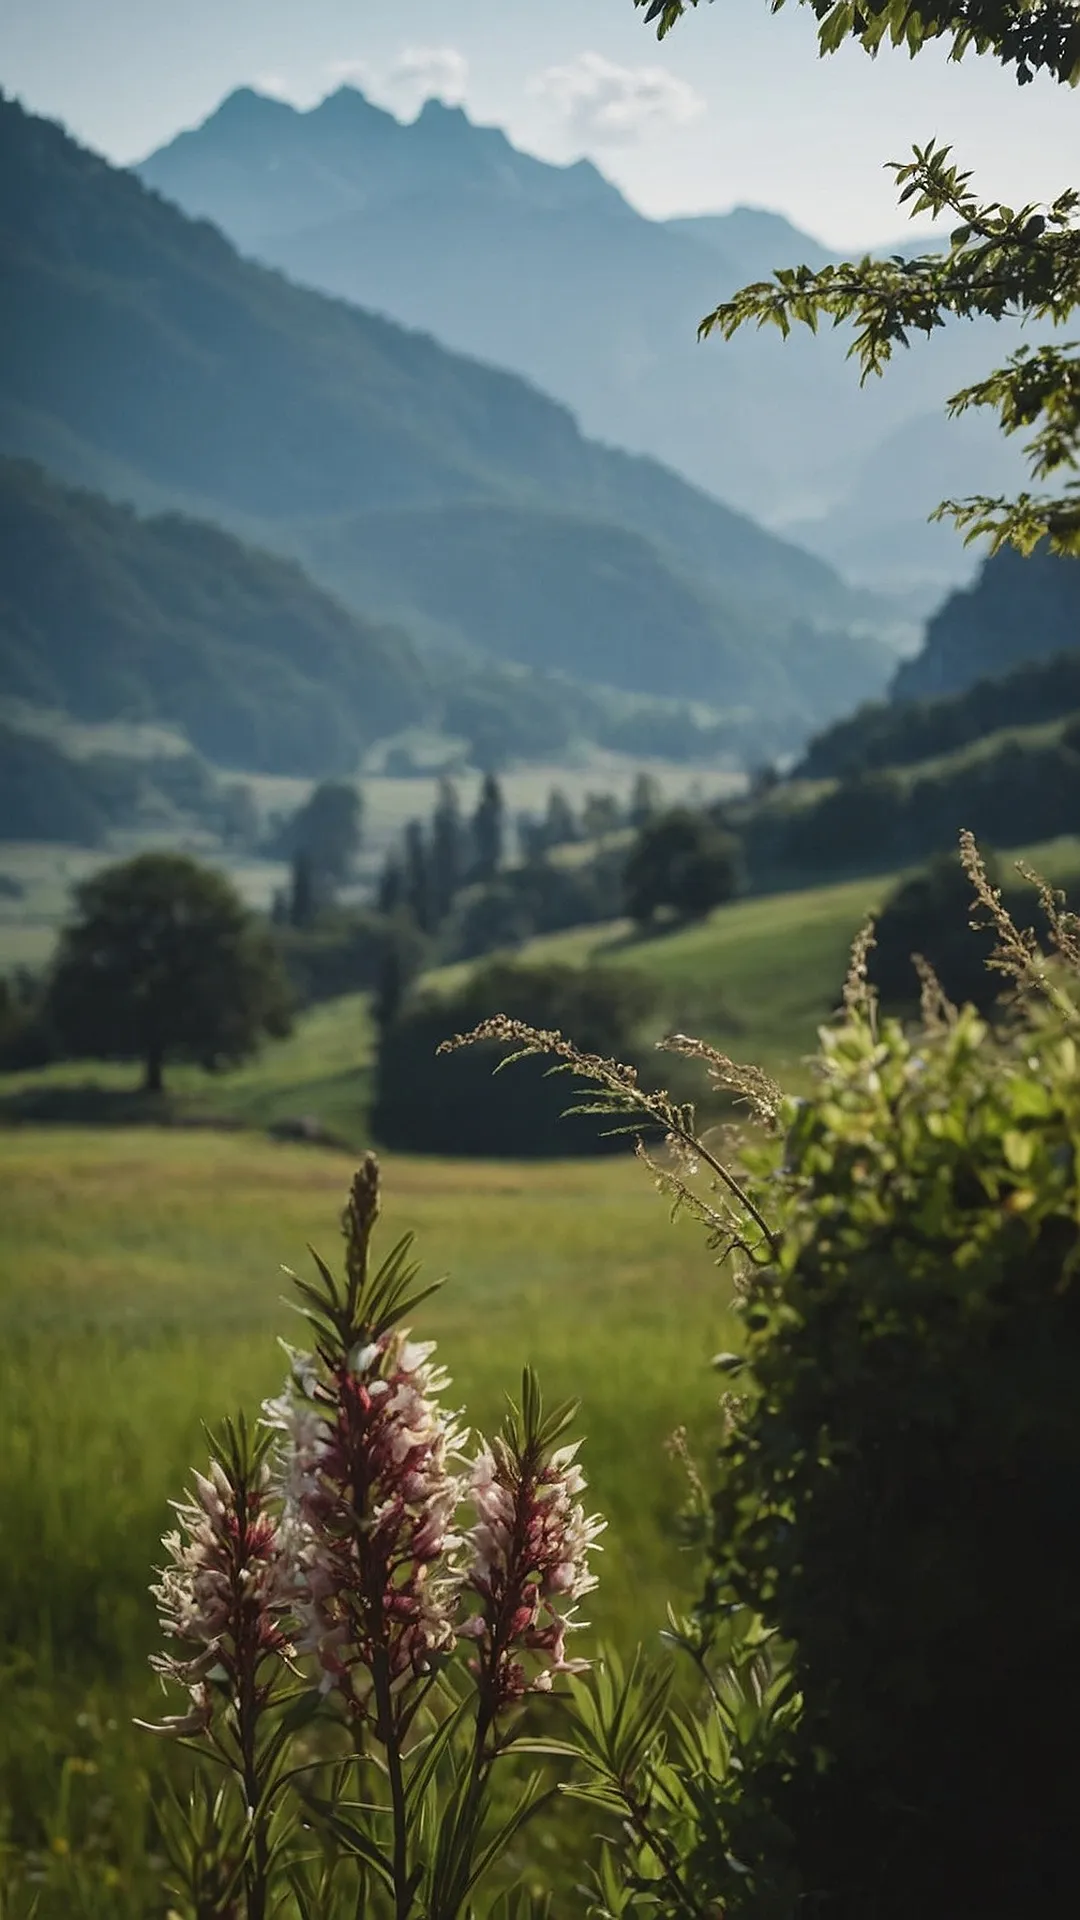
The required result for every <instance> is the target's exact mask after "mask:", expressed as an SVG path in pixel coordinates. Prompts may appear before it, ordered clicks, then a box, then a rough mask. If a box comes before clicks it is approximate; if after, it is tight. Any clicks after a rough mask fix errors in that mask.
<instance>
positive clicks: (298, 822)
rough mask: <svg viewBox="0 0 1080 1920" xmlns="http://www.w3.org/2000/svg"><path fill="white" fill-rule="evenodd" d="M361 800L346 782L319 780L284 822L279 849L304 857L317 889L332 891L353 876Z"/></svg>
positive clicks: (358, 844)
mask: <svg viewBox="0 0 1080 1920" xmlns="http://www.w3.org/2000/svg"><path fill="white" fill-rule="evenodd" d="M363 811H364V809H363V799H362V797H361V794H360V792H359V790H358V788H356V787H355V786H353V785H352V784H351V782H349V781H347V780H322V781H320V782H319V785H318V786H317V787H315V788H313V790H312V792H311V793H310V794H309V795H308V798H307V799H306V800H305V801H304V804H303V806H301V807H298V808H297V810H296V812H295V813H294V814H293V816H292V819H291V820H288V821H286V823H285V826H284V828H283V831H282V835H281V848H282V851H283V852H284V853H286V854H289V855H292V856H293V857H295V856H296V855H297V854H303V855H304V856H305V857H306V859H307V862H308V865H309V868H310V871H311V875H312V879H313V881H314V883H315V886H316V889H317V890H328V891H329V893H330V894H331V895H332V894H333V893H334V891H335V890H336V889H337V888H338V887H341V886H344V884H345V882H346V881H347V880H349V879H351V877H352V872H353V866H354V864H355V861H356V856H357V854H358V853H359V851H360V846H361V841H362V822H363Z"/></svg>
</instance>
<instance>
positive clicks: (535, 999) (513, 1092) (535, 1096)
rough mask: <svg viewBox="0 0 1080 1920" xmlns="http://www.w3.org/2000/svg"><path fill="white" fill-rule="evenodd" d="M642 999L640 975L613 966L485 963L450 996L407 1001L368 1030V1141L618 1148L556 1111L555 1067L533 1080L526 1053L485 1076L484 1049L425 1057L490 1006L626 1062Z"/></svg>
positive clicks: (559, 1083) (564, 1091)
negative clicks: (371, 1064)
mask: <svg viewBox="0 0 1080 1920" xmlns="http://www.w3.org/2000/svg"><path fill="white" fill-rule="evenodd" d="M653 1003H654V991H653V988H652V985H651V983H650V982H648V981H645V980H643V979H641V978H640V977H639V976H638V975H636V974H633V973H629V972H626V971H624V970H623V969H621V968H619V969H616V968H614V967H612V968H603V967H587V968H581V969H579V968H575V967H567V966H550V967H539V966H514V965H512V964H510V963H509V962H505V961H504V962H495V963H493V964H492V965H490V966H487V967H484V968H483V969H482V970H481V971H480V972H478V973H475V974H474V975H473V977H472V979H471V980H470V981H469V982H468V983H467V985H466V986H465V987H463V988H462V989H461V991H460V992H459V993H456V994H453V995H442V996H440V995H437V994H435V993H430V992H429V993H425V994H422V995H421V996H419V997H418V998H417V999H415V1000H414V1001H412V1002H411V1003H407V1004H406V1006H405V1007H404V1008H403V1010H402V1011H401V1012H400V1013H399V1014H398V1016H397V1017H396V1019H394V1020H392V1021H391V1022H390V1023H389V1025H388V1026H387V1027H386V1028H385V1029H384V1030H383V1032H382V1034H381V1037H380V1045H379V1055H378V1068H377V1090H376V1100H375V1107H374V1111H373V1113H372V1127H373V1130H374V1133H375V1136H376V1138H377V1139H378V1140H379V1141H381V1142H382V1143H383V1144H384V1145H385V1146H388V1147H400V1148H403V1149H406V1150H408V1151H411V1152H417V1153H446V1154H482V1155H488V1156H493V1157H498V1158H507V1159H517V1158H528V1157H534V1156H543V1155H552V1156H558V1155H563V1154H577V1153H600V1152H605V1151H611V1150H612V1149H614V1148H618V1147H625V1146H626V1141H625V1139H623V1138H619V1139H615V1140H612V1139H610V1138H605V1137H604V1128H605V1125H610V1122H604V1121H602V1120H599V1119H597V1118H595V1117H593V1116H584V1115H575V1116H572V1117H569V1118H563V1117H562V1116H563V1114H564V1112H565V1109H566V1108H567V1107H568V1106H573V1105H574V1104H575V1099H574V1082H573V1081H572V1080H571V1079H570V1078H569V1076H568V1075H566V1074H556V1075H554V1076H548V1077H545V1073H544V1067H543V1064H542V1063H541V1062H538V1061H536V1060H526V1061H522V1062H521V1063H520V1064H519V1065H517V1066H516V1067H515V1068H514V1070H513V1072H511V1073H501V1074H497V1075H495V1077H494V1078H493V1077H492V1073H493V1068H494V1067H495V1066H496V1064H497V1062H498V1059H499V1049H497V1048H496V1047H493V1046H478V1047H470V1048H467V1049H465V1050H464V1051H463V1052H460V1053H452V1054H449V1055H447V1054H443V1055H437V1053H436V1049H437V1048H438V1046H439V1045H440V1043H441V1042H442V1041H444V1040H447V1039H449V1038H450V1037H451V1036H452V1035H453V1034H455V1033H463V1032H466V1031H468V1030H469V1029H470V1028H472V1027H474V1026H476V1025H477V1024H478V1023H479V1022H480V1021H481V1020H483V1019H486V1018H487V1017H488V1016H489V1015H490V1014H493V1013H508V1014H510V1015H512V1016H513V1017H515V1018H517V1019H520V1020H527V1021H529V1022H530V1023H531V1024H533V1025H535V1026H538V1027H543V1028H546V1029H550V1028H558V1029H560V1030H561V1031H562V1032H564V1033H568V1034H572V1035H573V1037H574V1039H575V1040H576V1042H577V1043H578V1045H579V1046H581V1047H584V1048H585V1049H586V1051H588V1052H592V1053H599V1054H603V1055H605V1056H612V1055H615V1056H620V1057H624V1058H625V1057H627V1056H628V1055H632V1054H633V1052H634V1040H635V1037H636V1033H637V1029H638V1028H639V1027H640V1025H641V1023H642V1021H643V1020H644V1019H645V1017H646V1015H647V1014H648V1013H649V1011H650V1009H651V1008H652V1006H653Z"/></svg>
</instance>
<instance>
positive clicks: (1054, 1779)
mask: <svg viewBox="0 0 1080 1920" xmlns="http://www.w3.org/2000/svg"><path fill="white" fill-rule="evenodd" d="M1076 1025H1077V1021H1076V1016H1075V1015H1070V1016H1069V1017H1068V1019H1067V1022H1066V1025H1065V1028H1064V1029H1063V1027H1062V1023H1061V1021H1060V1019H1058V1018H1056V1017H1054V1018H1047V1017H1046V1016H1045V1015H1044V1014H1042V1013H1038V1012H1031V1011H1029V1012H1028V1013H1027V1014H1025V1016H1024V1017H1023V1018H1022V1019H1020V1020H1017V1021H1015V1022H1014V1023H1012V1024H1011V1025H1008V1026H1006V1027H1005V1028H1004V1029H1002V1030H1000V1031H998V1032H995V1031H994V1030H992V1029H991V1028H989V1027H988V1026H987V1025H986V1024H985V1023H984V1022H983V1021H982V1020H981V1019H980V1018H979V1016H978V1015H977V1013H976V1012H975V1011H974V1010H973V1009H968V1010H967V1011H966V1012H964V1013H962V1014H961V1015H960V1016H959V1018H958V1019H944V1020H939V1021H937V1022H936V1023H934V1024H932V1025H931V1026H930V1027H929V1028H928V1029H926V1030H924V1031H921V1032H919V1033H917V1034H915V1035H911V1036H908V1035H906V1034H905V1032H904V1031H903V1030H902V1028H901V1027H900V1025H899V1024H897V1023H895V1022H892V1021H886V1022H885V1024H884V1025H883V1027H882V1028H881V1030H880V1032H879V1031H878V1030H877V1028H876V1025H875V1021H874V1017H873V1010H872V1007H869V1006H864V1007H863V1008H862V1009H856V1010H855V1011H854V1012H853V1014H852V1017H851V1018H850V1019H849V1020H848V1021H847V1022H846V1023H845V1024H844V1025H842V1026H841V1027H840V1028H839V1029H838V1030H836V1031H834V1032H832V1033H829V1034H827V1035H826V1037H825V1045H824V1055H823V1059H822V1062H821V1076H820V1079H819V1081H818V1084H817V1086H816V1089H815V1091H814V1092H813V1093H812V1095H811V1097H810V1098H809V1100H808V1101H806V1102H805V1103H804V1104H802V1105H801V1106H800V1108H799V1109H798V1111H797V1112H795V1113H794V1114H793V1116H792V1124H791V1126H790V1130H789V1131H788V1132H787V1135H786V1139H785V1142H784V1149H783V1151H784V1160H783V1183H784V1184H783V1188H782V1189H781V1191H783V1192H785V1193H786V1198H785V1199H784V1200H783V1201H782V1203H781V1205H780V1208H779V1210H778V1217H777V1214H776V1212H774V1219H775V1220H776V1249H777V1258H776V1261H775V1264H774V1266H773V1267H772V1269H771V1271H768V1272H766V1273H765V1274H763V1275H762V1277H761V1281H760V1284H759V1285H758V1286H757V1287H756V1288H755V1289H754V1291H753V1294H752V1296H751V1299H750V1304H749V1308H748V1311H747V1314H746V1329H747V1353H746V1365H745V1372H744V1375H743V1378H744V1380H745V1382H746V1385H747V1399H746V1401H745V1402H744V1413H743V1417H742V1419H741V1421H740V1422H738V1423H737V1424H736V1426H735V1429H734V1435H733V1438H732V1441H731V1443H730V1445H729V1446H728V1448H727V1450H726V1455H725V1458H724V1460H723V1465H722V1484H721V1487H720V1490H719V1493H718V1495H717V1497H716V1500H715V1505H714V1511H713V1563H714V1564H713V1585H712V1600H711V1609H712V1613H713V1616H714V1618H717V1619H719V1618H722V1617H723V1609H724V1607H725V1606H726V1605H728V1604H735V1605H738V1604H740V1603H741V1604H743V1605H746V1606H749V1607H751V1608H753V1609H754V1611H755V1612H757V1613H759V1614H763V1615H764V1616H765V1618H766V1619H767V1621H768V1622H769V1624H770V1625H771V1626H772V1628H773V1629H774V1630H775V1631H777V1632H778V1633H779V1635H780V1636H781V1638H782V1640H783V1641H784V1642H786V1643H787V1644H788V1645H789V1646H790V1648H791V1649H792V1653H791V1663H792V1676H793V1679H794V1682H795V1684H796V1686H797V1687H798V1690H799V1692H800V1694H801V1699H802V1709H801V1716H800V1719H799V1721H798V1724H797V1727H796V1729H795V1731H794V1733H793V1734H792V1735H791V1736H790V1737H789V1739H788V1742H787V1744H786V1749H785V1752H784V1755H783V1764H782V1766H778V1767H777V1768H775V1769H774V1770H773V1772H772V1773H771V1774H766V1775H765V1776H764V1784H765V1786H766V1787H767V1789H768V1799H769V1804H770V1806H771V1809H772V1811H773V1812H774V1813H775V1814H776V1815H777V1816H778V1818H780V1819H781V1820H782V1821H783V1823H784V1825H785V1826H786V1828H787V1830H788V1832H789V1834H790V1836H791V1846H792V1852H793V1857H794V1859H795V1862H796V1864H797V1867H798V1872H799V1876H800V1879H801V1883H802V1887H803V1892H804V1901H805V1905H806V1908H807V1909H808V1910H812V1911H813V1912H814V1913H816V1914H821V1915H822V1916H829V1917H830V1920H832V1917H833V1916H835V1917H836V1920H910V1917H911V1916H912V1915H915V1914H918V1915H919V1916H920V1920H931V1916H935V1917H936V1916H940V1920H955V1917H956V1916H957V1915H961V1914H963V1915H969V1914H970V1915H976V1914H977V1915H979V1916H980V1920H998V1917H999V1920H1015V1916H1017V1915H1020V1914H1023V1913H1045V1914H1051V1913H1054V1914H1056V1913H1063V1912H1065V1911H1066V1910H1067V1909H1068V1907H1069V1906H1070V1905H1071V1903H1072V1900H1073V1899H1074V1898H1075V1808H1076V1804H1077V1795H1078V1792H1080V1761H1078V1759H1077V1750H1076V1744H1075V1741H1074V1740H1073V1738H1072V1729H1073V1727H1074V1726H1075V1724H1076V1720H1077V1715H1078V1713H1080V1667H1078V1665H1077V1662H1076V1661H1075V1660H1074V1659H1073V1658H1072V1656H1071V1653H1066V1651H1065V1650H1066V1649H1069V1648H1071V1645H1072V1641H1073V1638H1074V1634H1075V1622H1076V1597H1075V1576H1074V1574H1073V1570H1072V1563H1071V1551H1070V1549H1069V1547H1068V1545H1067V1529H1068V1521H1067V1519H1066V1516H1068V1515H1070V1514H1072V1513H1074V1512H1075V1511H1076V1507H1077V1501H1078V1498H1080V1401H1078V1398H1077V1394H1076V1388H1075V1382H1076V1375H1077V1370H1078V1367H1080V1290H1078V1288H1077V1284H1076V1273H1077V1269H1078V1266H1080V1227H1078V1220H1080V1181H1078V1173H1077V1169H1078V1163H1080V1106H1078V1103H1077V1094H1076V1071H1075V1061H1076V1039H1075V1037H1074V1029H1075V1027H1076ZM774 1179H775V1176H774ZM773 1191H774V1193H775V1192H776V1188H775V1185H774V1187H773ZM761 1786H762V1781H761V1780H759V1782H758V1787H759V1791H760V1789H761Z"/></svg>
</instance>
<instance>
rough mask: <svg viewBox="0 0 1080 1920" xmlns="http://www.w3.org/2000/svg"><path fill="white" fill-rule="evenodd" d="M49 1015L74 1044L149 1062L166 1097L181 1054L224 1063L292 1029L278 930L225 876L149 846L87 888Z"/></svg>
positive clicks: (80, 894)
mask: <svg viewBox="0 0 1080 1920" xmlns="http://www.w3.org/2000/svg"><path fill="white" fill-rule="evenodd" d="M48 1010H49V1016H50V1019H51V1021H52V1023H53V1024H54V1025H55V1028H56V1031H57V1033H58V1035H59V1037H60V1039H61V1041H62V1042H63V1043H64V1044H65V1045H66V1046H67V1047H68V1049H69V1050H70V1051H72V1052H74V1053H75V1054H76V1055H79V1054H83V1055H92V1056H97V1057H98V1058H105V1059H138V1060H141V1061H142V1062H143V1067H144V1072H145V1086H146V1089H147V1091H150V1092H158V1091H160V1089H161V1086H162V1076H163V1072H164V1068H165V1064H166V1062H167V1061H168V1060H169V1059H174V1058H176V1057H177V1056H180V1057H182V1058H189V1059H195V1060H198V1061H199V1062H200V1063H201V1064H202V1065H203V1066H206V1067H215V1066H218V1065H220V1064H222V1063H224V1062H227V1061H238V1060H243V1059H244V1058H245V1057H246V1056H247V1055H248V1054H250V1053H253V1052H254V1051H255V1049H256V1047H257V1046H258V1044H259V1040H260V1037H261V1036H262V1034H263V1033H270V1034H275V1035H280V1034H283V1033H285V1032H287V1031H288V1025H289V994H288V988H287V984H286V981H285V978H284V976H283V974H282V972H281V970H280V966H279V963H278V960H277V957H276V955H275V953H274V950H273V947H272V944H271V941H270V937H269V933H268V931H267V930H265V929H264V928H262V927H261V926H260V925H259V923H258V922H257V921H256V920H255V918H254V916H253V915H252V914H250V913H249V912H248V910H247V909H246V908H245V907H244V905H243V903H242V901H241V900H240V898H239V896H238V894H237V893H236V892H235V890H234V888H233V887H232V886H231V884H230V883H229V881H227V880H226V879H225V878H224V876H223V875H221V874H219V873H216V872H214V871H213V870H212V869H210V868H208V867H201V866H200V865H199V864H198V862H197V861H195V860H192V859H190V858H189V857H188V856H187V855H184V854H175V853H143V854H138V855H136V857H135V858H134V859H133V860H127V861H122V862H120V863H119V864H118V865H116V866H112V867H107V868H105V869H103V870H102V871H101V872H99V873H96V874H95V875H94V876H93V877H92V878H91V879H89V880H85V881H83V883H82V885H81V886H80V887H79V888H78V890H77V893H76V918H75V919H74V920H73V921H72V923H71V924H70V925H69V926H68V927H67V928H65V930H64V933H63V935H62V937H61V941H60V947H59V952H58V955H57V960H56V964H55V967H54V969H53V972H52V977H51V980H50V985H49V995H48Z"/></svg>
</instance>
